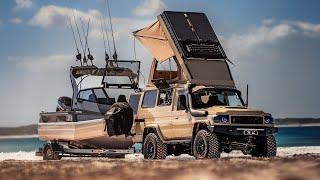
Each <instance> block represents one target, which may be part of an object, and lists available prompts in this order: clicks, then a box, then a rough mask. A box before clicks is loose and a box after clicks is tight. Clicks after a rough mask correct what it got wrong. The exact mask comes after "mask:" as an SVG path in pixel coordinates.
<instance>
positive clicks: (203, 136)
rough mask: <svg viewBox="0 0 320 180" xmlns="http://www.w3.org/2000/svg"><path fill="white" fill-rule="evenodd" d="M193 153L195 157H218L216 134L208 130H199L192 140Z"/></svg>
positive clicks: (218, 145)
mask: <svg viewBox="0 0 320 180" xmlns="http://www.w3.org/2000/svg"><path fill="white" fill-rule="evenodd" d="M193 155H194V157H195V158H196V159H211V158H219V157H220V143H219V139H218V136H217V135H216V134H215V133H212V132H210V131H208V130H200V131H198V133H197V134H196V136H195V138H194V141H193Z"/></svg>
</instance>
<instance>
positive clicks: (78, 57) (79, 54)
mask: <svg viewBox="0 0 320 180" xmlns="http://www.w3.org/2000/svg"><path fill="white" fill-rule="evenodd" d="M68 20H69V21H68V22H69V26H70V28H71V31H72V36H73V40H74V43H75V45H76V48H77V52H78V54H77V55H76V60H77V61H80V64H81V66H82V61H81V53H80V51H79V47H78V43H77V40H76V36H75V33H74V29H73V26H72V23H71V18H70V16H68Z"/></svg>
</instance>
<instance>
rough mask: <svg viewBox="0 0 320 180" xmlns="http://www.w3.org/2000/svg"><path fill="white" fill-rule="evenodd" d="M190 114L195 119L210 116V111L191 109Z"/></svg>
mask: <svg viewBox="0 0 320 180" xmlns="http://www.w3.org/2000/svg"><path fill="white" fill-rule="evenodd" d="M190 114H191V115H192V116H194V117H205V116H207V115H208V111H205V110H193V109H190Z"/></svg>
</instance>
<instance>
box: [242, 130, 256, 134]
mask: <svg viewBox="0 0 320 180" xmlns="http://www.w3.org/2000/svg"><path fill="white" fill-rule="evenodd" d="M243 135H258V131H257V130H244V131H243Z"/></svg>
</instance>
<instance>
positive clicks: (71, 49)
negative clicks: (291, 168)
mask: <svg viewBox="0 0 320 180" xmlns="http://www.w3.org/2000/svg"><path fill="white" fill-rule="evenodd" d="M109 3H110V6H111V17H112V22H113V27H114V34H115V44H116V49H117V52H118V56H119V59H134V58H135V55H134V48H133V47H134V40H133V36H132V32H133V31H135V30H138V29H141V28H143V27H145V26H147V25H149V24H151V23H152V22H154V21H155V20H156V16H157V15H158V14H160V13H161V12H162V11H163V10H174V11H197V12H200V11H201V12H204V13H206V15H207V16H208V18H209V20H210V22H211V24H212V26H213V27H214V30H215V32H216V34H217V35H218V37H219V39H220V41H221V43H222V46H223V48H224V49H225V51H226V53H227V56H228V57H229V59H231V61H232V62H233V63H234V65H230V68H231V71H232V75H233V78H234V80H235V81H236V84H237V88H238V89H240V90H241V91H243V94H245V87H246V84H249V106H250V107H252V108H257V109H262V110H264V111H267V112H270V113H272V114H273V116H274V117H275V118H285V117H313V118H318V117H320V96H319V94H320V93H319V89H320V71H319V68H320V49H319V48H320V12H319V11H318V7H319V6H320V2H319V1H317V0H308V1H307V2H306V1H303V0H282V1H279V0H268V1H263V0H241V1H225V0H109ZM73 14H75V17H76V19H77V21H78V23H79V21H80V19H82V21H84V22H86V20H88V19H90V20H91V26H90V32H89V36H88V43H89V46H90V50H91V51H92V54H93V55H94V57H95V63H96V64H97V65H99V66H102V65H103V64H104V60H103V59H104V48H103V38H102V33H101V26H100V25H101V17H104V16H105V15H106V6H105V0H90V1H89V0H46V1H43V0H1V1H0V40H1V43H0V84H1V88H0V99H1V100H2V102H1V104H0V113H1V119H0V126H7V127H8V126H19V125H27V124H34V123H37V122H38V120H39V113H40V112H41V111H54V110H55V107H56V102H57V98H58V97H60V96H65V95H66V96H71V94H72V90H71V85H70V80H69V75H68V71H69V68H70V65H77V62H75V60H74V59H75V58H74V56H75V54H76V47H75V44H74V41H73V37H72V31H71V30H70V28H69V26H68V19H69V18H70V17H72V16H73ZM71 19H72V18H71ZM80 28H81V27H80ZM107 29H108V30H109V29H110V27H109V26H108V25H107ZM108 32H110V31H108ZM109 35H110V34H109ZM136 57H137V59H138V60H140V61H141V62H142V64H141V65H142V67H141V70H142V72H143V74H144V76H146V77H147V74H148V71H149V68H150V64H151V60H152V57H151V56H150V54H149V53H148V52H147V51H146V50H145V49H144V48H143V47H142V46H141V45H140V44H139V43H138V42H136ZM141 82H142V83H141V86H143V80H142V81H141Z"/></svg>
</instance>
